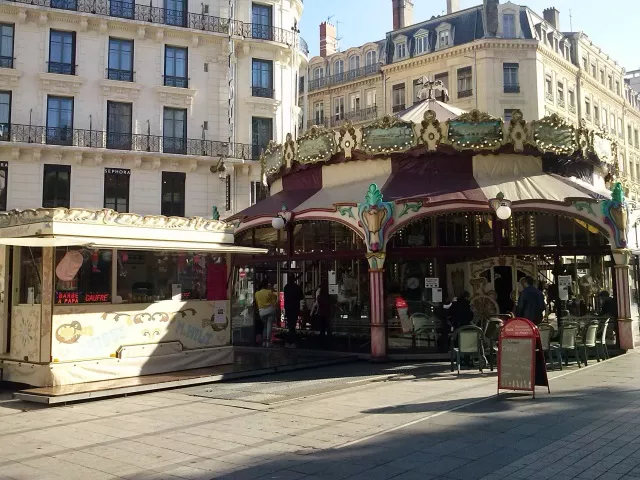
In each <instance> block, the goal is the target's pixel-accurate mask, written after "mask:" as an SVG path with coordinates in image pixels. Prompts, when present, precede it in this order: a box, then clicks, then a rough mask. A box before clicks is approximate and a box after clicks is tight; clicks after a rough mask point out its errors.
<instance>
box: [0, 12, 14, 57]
mask: <svg viewBox="0 0 640 480" xmlns="http://www.w3.org/2000/svg"><path fill="white" fill-rule="evenodd" d="M0 67H2V68H13V25H9V24H6V23H0Z"/></svg>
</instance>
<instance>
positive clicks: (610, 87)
mask: <svg viewBox="0 0 640 480" xmlns="http://www.w3.org/2000/svg"><path fill="white" fill-rule="evenodd" d="M608 80H609V82H608V83H609V90H613V77H612V76H611V75H609V77H608Z"/></svg>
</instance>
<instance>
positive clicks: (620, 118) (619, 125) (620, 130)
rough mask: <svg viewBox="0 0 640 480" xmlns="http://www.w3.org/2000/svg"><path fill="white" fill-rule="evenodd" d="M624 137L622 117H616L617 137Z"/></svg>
mask: <svg viewBox="0 0 640 480" xmlns="http://www.w3.org/2000/svg"><path fill="white" fill-rule="evenodd" d="M623 135H624V125H623V124H622V117H618V136H619V137H620V138H622V137H623Z"/></svg>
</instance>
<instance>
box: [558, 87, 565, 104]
mask: <svg viewBox="0 0 640 480" xmlns="http://www.w3.org/2000/svg"><path fill="white" fill-rule="evenodd" d="M557 92H558V94H557V97H558V105H560V106H564V83H562V82H558V90H557Z"/></svg>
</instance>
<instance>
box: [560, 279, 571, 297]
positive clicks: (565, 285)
mask: <svg viewBox="0 0 640 480" xmlns="http://www.w3.org/2000/svg"><path fill="white" fill-rule="evenodd" d="M570 287H571V275H560V276H559V277H558V296H559V297H560V300H569V288H570Z"/></svg>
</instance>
